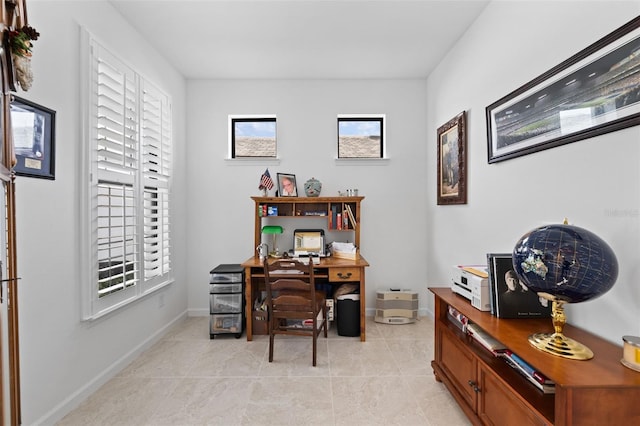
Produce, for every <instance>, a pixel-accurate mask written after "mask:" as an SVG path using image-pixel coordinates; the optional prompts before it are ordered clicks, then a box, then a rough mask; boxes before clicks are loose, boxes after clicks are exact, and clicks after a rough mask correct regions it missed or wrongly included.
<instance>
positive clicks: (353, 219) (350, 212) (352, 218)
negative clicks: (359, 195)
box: [345, 204, 356, 228]
mask: <svg viewBox="0 0 640 426" xmlns="http://www.w3.org/2000/svg"><path fill="white" fill-rule="evenodd" d="M345 207H346V208H345V210H346V212H347V215H348V217H349V220H350V221H351V227H352V228H355V227H356V217H355V216H354V214H353V210H352V209H351V206H350V205H349V204H345Z"/></svg>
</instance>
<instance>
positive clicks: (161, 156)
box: [82, 32, 172, 319]
mask: <svg viewBox="0 0 640 426" xmlns="http://www.w3.org/2000/svg"><path fill="white" fill-rule="evenodd" d="M82 46H83V52H84V57H86V59H87V64H88V66H87V69H88V72H87V76H86V77H87V78H86V83H87V84H86V89H87V96H86V97H85V98H86V100H87V108H86V109H85V117H84V121H85V122H86V126H85V128H86V132H85V138H86V141H87V143H86V144H85V149H86V152H85V160H86V164H85V165H86V167H85V170H86V172H87V182H86V201H87V202H86V203H85V205H86V208H87V212H86V213H85V216H84V217H85V222H86V225H87V226H86V239H85V242H84V246H83V247H86V248H87V249H88V250H87V251H88V254H85V255H84V259H86V260H87V262H86V263H87V265H84V270H83V276H84V277H86V280H84V281H85V283H84V285H83V290H84V291H83V293H84V297H83V306H84V308H83V316H84V318H86V319H90V318H96V317H99V316H101V315H104V314H105V313H108V312H110V311H112V310H114V309H116V308H118V307H119V306H123V305H125V304H127V303H129V302H132V301H134V300H137V299H139V298H140V297H142V296H144V295H145V294H147V293H149V292H151V291H153V290H155V289H157V288H159V287H161V286H163V285H165V284H168V283H169V282H171V280H172V273H171V245H170V242H171V240H170V225H171V222H170V214H169V213H170V183H171V167H172V163H171V160H172V158H171V156H172V149H171V144H172V135H171V133H172V129H171V103H170V99H169V97H168V96H167V95H166V94H164V93H163V92H162V91H161V90H160V89H158V88H157V87H155V86H154V85H153V84H152V83H150V82H148V81H146V80H145V79H144V78H143V77H141V76H140V75H139V74H138V73H136V71H135V70H134V69H132V68H131V67H129V66H128V65H127V64H125V63H124V62H123V61H121V60H120V59H119V58H118V57H117V56H116V55H114V54H112V53H111V52H110V51H109V50H108V49H107V48H105V47H104V46H102V45H101V44H100V43H99V42H98V41H96V40H95V39H94V38H93V37H92V36H91V35H90V34H89V33H88V32H83V42H82ZM84 286H86V288H85V287H84Z"/></svg>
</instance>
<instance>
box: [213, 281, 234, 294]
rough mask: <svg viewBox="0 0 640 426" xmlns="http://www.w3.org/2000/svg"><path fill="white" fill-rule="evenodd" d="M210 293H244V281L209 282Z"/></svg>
mask: <svg viewBox="0 0 640 426" xmlns="http://www.w3.org/2000/svg"><path fill="white" fill-rule="evenodd" d="M209 293H242V283H235V284H209Z"/></svg>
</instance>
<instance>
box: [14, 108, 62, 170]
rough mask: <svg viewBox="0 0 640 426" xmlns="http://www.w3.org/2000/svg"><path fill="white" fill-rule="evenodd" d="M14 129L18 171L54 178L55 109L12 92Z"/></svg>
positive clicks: (16, 167)
mask: <svg viewBox="0 0 640 426" xmlns="http://www.w3.org/2000/svg"><path fill="white" fill-rule="evenodd" d="M11 129H12V131H13V144H14V150H15V154H16V161H17V162H16V165H15V167H14V170H15V172H16V175H18V176H29V177H36V178H42V179H55V136H56V112H55V111H53V110H51V109H49V108H46V107H43V106H42V105H38V104H36V103H34V102H31V101H28V100H26V99H22V98H19V97H17V96H13V97H12V99H11Z"/></svg>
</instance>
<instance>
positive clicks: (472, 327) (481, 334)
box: [467, 323, 507, 356]
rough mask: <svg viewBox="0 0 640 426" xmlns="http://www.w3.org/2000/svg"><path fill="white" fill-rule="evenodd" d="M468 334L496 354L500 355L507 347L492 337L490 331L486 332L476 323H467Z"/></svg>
mask: <svg viewBox="0 0 640 426" xmlns="http://www.w3.org/2000/svg"><path fill="white" fill-rule="evenodd" d="M467 334H469V335H470V336H471V337H473V339H474V340H476V341H477V342H478V343H480V344H481V345H482V346H484V347H485V348H486V349H487V350H488V351H489V352H491V353H492V354H493V355H494V356H498V355H500V353H501V352H503V351H505V350H506V349H507V347H506V346H505V345H503V344H502V343H500V342H499V341H497V340H496V339H494V338H493V337H491V336H490V335H489V334H488V333H486V332H485V331H484V330H483V329H481V328H480V327H478V326H477V325H476V324H473V323H469V324H467Z"/></svg>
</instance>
